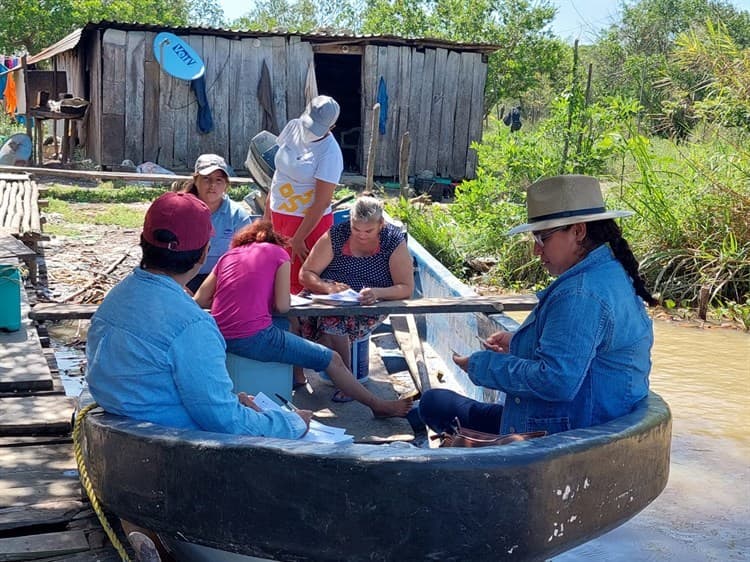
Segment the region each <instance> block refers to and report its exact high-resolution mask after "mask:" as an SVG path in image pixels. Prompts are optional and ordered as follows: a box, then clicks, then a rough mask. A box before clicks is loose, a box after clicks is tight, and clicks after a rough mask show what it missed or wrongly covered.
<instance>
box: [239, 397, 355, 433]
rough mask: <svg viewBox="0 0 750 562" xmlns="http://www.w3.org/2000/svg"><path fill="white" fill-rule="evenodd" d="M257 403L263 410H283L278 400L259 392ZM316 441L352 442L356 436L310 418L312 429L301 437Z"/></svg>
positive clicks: (340, 428)
mask: <svg viewBox="0 0 750 562" xmlns="http://www.w3.org/2000/svg"><path fill="white" fill-rule="evenodd" d="M254 402H255V405H256V406H258V407H259V408H260V409H261V410H282V409H283V408H282V407H281V406H279V405H278V404H277V403H276V402H274V401H273V400H271V399H270V398H269V397H268V396H266V395H265V394H263V393H262V392H259V393H258V394H256V395H255V398H254ZM301 440H302V441H312V442H314V443H352V442H353V441H354V436H353V435H349V434H348V433H347V432H346V429H344V428H343V427H334V426H331V425H324V424H322V423H320V422H319V421H316V420H310V430H309V431H308V432H307V433H306V434H305V436H304V437H302V439H301Z"/></svg>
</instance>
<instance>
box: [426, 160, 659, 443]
mask: <svg viewBox="0 0 750 562" xmlns="http://www.w3.org/2000/svg"><path fill="white" fill-rule="evenodd" d="M526 205H527V212H528V222H527V223H526V224H523V225H520V226H517V227H516V228H513V229H512V230H511V231H510V232H509V234H517V233H521V232H530V233H531V236H532V238H533V241H534V254H535V255H537V256H539V258H540V259H541V260H542V264H543V265H544V267H545V269H547V271H549V272H550V273H551V274H552V275H554V276H556V277H557V278H556V279H555V280H554V281H553V282H552V284H551V285H550V286H549V287H547V288H546V289H545V290H543V291H541V292H540V293H538V295H537V296H538V298H539V302H538V304H537V305H536V307H534V309H533V310H532V311H531V313H530V314H529V316H528V317H527V318H526V320H525V321H524V323H523V324H522V325H521V327H520V328H519V329H518V331H517V332H515V333H513V334H511V333H510V332H504V331H501V332H497V333H495V334H493V335H492V336H490V337H489V338H488V339H487V345H486V350H484V351H478V352H476V353H473V354H472V355H470V356H468V357H462V356H458V355H454V357H453V360H454V361H455V363H456V364H457V365H458V366H459V367H461V368H462V369H463V370H465V371H466V372H467V373H468V375H469V378H470V379H471V380H472V382H473V383H474V384H476V385H479V386H484V387H487V388H493V389H497V390H500V391H503V392H504V393H505V401H504V405H501V404H487V403H482V402H477V401H475V400H471V399H469V398H466V397H463V396H461V395H459V394H457V393H455V392H452V391H449V390H443V389H437V390H430V391H428V392H426V393H425V394H424V396H423V397H422V399H421V400H420V404H419V413H420V416H421V418H422V420H423V421H424V422H425V424H427V425H428V426H429V427H431V428H432V429H433V430H435V431H438V432H442V431H448V430H449V429H450V426H451V424H452V423H453V420H454V419H455V418H456V417H458V420H459V422H460V424H461V426H463V427H468V428H471V429H476V430H479V431H485V432H488V433H514V432H524V431H536V430H546V431H547V432H548V433H557V432H560V431H566V430H569V429H576V428H581V427H588V426H592V425H596V424H600V423H604V422H606V421H609V420H611V419H614V418H616V417H619V416H622V415H624V414H627V413H628V412H630V411H631V410H632V408H633V406H634V405H635V404H636V403H637V402H638V401H639V400H641V399H642V398H644V397H645V396H646V395H647V393H648V387H649V371H650V369H651V346H652V344H653V328H652V325H651V320H650V318H649V316H648V314H646V310H645V306H644V301H645V302H646V303H648V304H649V305H654V304H656V300H655V299H654V297H652V296H651V294H650V293H649V292H648V290H647V289H646V287H645V284H644V281H643V279H642V277H641V276H640V275H639V273H638V262H637V261H636V259H635V257H634V256H633V254H632V252H631V251H630V247H629V246H628V243H627V241H626V240H625V239H624V238H623V237H622V233H621V231H620V228H619V226H618V225H617V223H616V222H615V221H614V219H615V218H620V217H626V216H629V215H631V214H632V213H631V212H629V211H607V210H606V208H605V206H604V200H603V198H602V193H601V188H600V186H599V181H598V180H597V179H596V178H592V177H588V176H580V175H568V176H557V177H551V178H546V179H543V180H540V181H538V182H536V183H534V184H533V185H531V186H530V187H529V189H528V192H527V202H526Z"/></svg>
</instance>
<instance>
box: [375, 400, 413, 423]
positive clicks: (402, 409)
mask: <svg viewBox="0 0 750 562" xmlns="http://www.w3.org/2000/svg"><path fill="white" fill-rule="evenodd" d="M413 403H414V399H413V398H412V397H411V396H410V397H408V398H401V399H399V400H379V401H378V405H377V406H375V407H373V406H371V407H370V409H371V410H372V413H373V415H374V416H375V417H376V418H404V417H406V414H408V413H409V410H411V408H412V404H413Z"/></svg>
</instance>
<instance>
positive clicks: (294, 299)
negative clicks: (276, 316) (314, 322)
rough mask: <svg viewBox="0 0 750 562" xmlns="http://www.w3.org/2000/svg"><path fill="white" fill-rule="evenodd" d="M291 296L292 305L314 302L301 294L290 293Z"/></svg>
mask: <svg viewBox="0 0 750 562" xmlns="http://www.w3.org/2000/svg"><path fill="white" fill-rule="evenodd" d="M290 297H291V306H302V305H305V304H310V303H311V302H312V300H311V299H306V298H305V297H301V296H299V295H290Z"/></svg>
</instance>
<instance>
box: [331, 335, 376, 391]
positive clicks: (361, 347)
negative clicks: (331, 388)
mask: <svg viewBox="0 0 750 562" xmlns="http://www.w3.org/2000/svg"><path fill="white" fill-rule="evenodd" d="M350 351H351V354H352V373H353V374H354V376H355V377H357V380H358V381H359V382H367V381H368V380H369V378H370V335H369V334H368V335H366V336H365V337H363V338H361V339H358V340H355V341H353V342H352V345H351V349H350ZM318 376H319V377H320V378H321V379H323V380H324V381H326V382H331V377H329V376H328V373H326V372H325V371H320V372H319V373H318Z"/></svg>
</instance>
